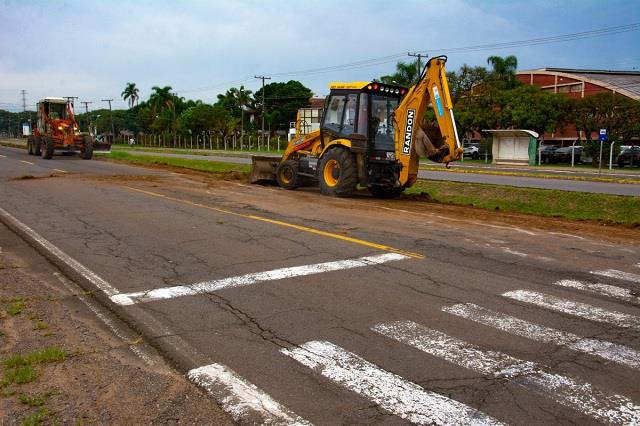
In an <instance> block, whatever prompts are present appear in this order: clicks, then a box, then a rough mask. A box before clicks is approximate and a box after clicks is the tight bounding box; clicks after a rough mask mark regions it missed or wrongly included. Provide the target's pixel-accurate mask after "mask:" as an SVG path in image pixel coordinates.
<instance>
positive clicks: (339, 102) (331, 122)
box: [324, 95, 347, 133]
mask: <svg viewBox="0 0 640 426" xmlns="http://www.w3.org/2000/svg"><path fill="white" fill-rule="evenodd" d="M346 101H347V96H346V95H331V97H330V98H329V101H328V102H327V112H326V115H325V118H324V127H325V128H327V129H329V130H333V131H334V132H336V133H340V127H341V126H342V113H343V112H344V104H345V102H346Z"/></svg>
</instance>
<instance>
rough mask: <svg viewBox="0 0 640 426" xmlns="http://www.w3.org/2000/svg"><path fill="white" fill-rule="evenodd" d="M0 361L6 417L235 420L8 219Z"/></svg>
mask: <svg viewBox="0 0 640 426" xmlns="http://www.w3.org/2000/svg"><path fill="white" fill-rule="evenodd" d="M0 362H1V364H2V366H1V367H0V368H1V369H2V373H3V376H2V381H0V412H1V413H6V414H5V415H6V417H5V420H3V421H6V423H3V424H10V425H11V424H22V423H23V422H26V421H31V422H37V421H41V422H44V423H72V422H73V423H76V424H85V423H94V424H143V423H145V424H163V425H164V424H180V425H182V424H184V425H187V424H232V422H231V421H230V420H229V417H228V416H227V415H226V414H225V413H223V412H222V410H221V409H220V408H219V407H218V406H217V405H216V404H215V402H213V401H212V400H211V399H210V398H209V397H208V396H206V395H205V394H204V393H203V392H201V391H200V390H198V389H197V388H196V387H195V386H194V385H193V384H191V383H189V382H188V381H187V379H186V378H185V377H184V376H182V375H180V374H179V373H177V372H175V370H173V369H172V368H171V367H170V366H168V365H167V364H166V363H165V361H164V360H163V359H162V358H161V357H160V356H158V354H157V353H156V352H155V351H154V350H153V348H151V347H150V346H149V345H147V344H146V343H145V342H144V341H143V340H142V339H141V338H139V337H138V336H137V335H136V334H135V333H134V332H132V331H131V330H129V329H128V328H127V327H126V325H125V324H123V323H122V322H121V321H119V320H118V319H116V318H115V317H113V316H112V315H111V314H109V312H108V311H106V310H105V309H104V308H102V307H100V305H99V304H98V303H97V302H96V301H95V300H94V299H93V297H92V295H91V294H90V293H87V292H84V291H82V290H81V289H80V288H79V287H78V286H76V285H75V284H73V283H72V282H70V281H68V280H67V279H66V278H64V277H63V276H62V275H61V274H60V273H59V271H58V270H57V269H56V268H54V267H53V266H51V265H50V264H49V263H48V262H47V261H46V260H45V259H43V258H42V257H41V256H40V255H38V254H37V253H36V252H35V251H34V250H33V249H32V248H31V247H29V246H27V244H26V243H25V242H24V241H22V240H21V239H20V238H18V237H17V236H16V235H15V234H13V233H12V232H11V231H9V230H8V229H7V228H6V227H4V226H2V225H0ZM5 415H3V417H4V416H5ZM34 424H38V423H34Z"/></svg>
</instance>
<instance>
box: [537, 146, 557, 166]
mask: <svg viewBox="0 0 640 426" xmlns="http://www.w3.org/2000/svg"><path fill="white" fill-rule="evenodd" d="M558 148H560V147H559V146H558V145H542V146H541V147H540V150H539V151H540V152H539V156H540V157H539V158H540V162H541V163H547V164H548V163H551V162H553V153H554V152H555V151H556V150H557V149H558Z"/></svg>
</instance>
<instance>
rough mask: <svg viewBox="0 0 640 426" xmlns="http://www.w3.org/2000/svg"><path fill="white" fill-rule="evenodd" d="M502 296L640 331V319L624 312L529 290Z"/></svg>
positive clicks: (508, 292)
mask: <svg viewBox="0 0 640 426" xmlns="http://www.w3.org/2000/svg"><path fill="white" fill-rule="evenodd" d="M502 295H503V296H504V297H508V298H510V299H513V300H518V301H520V302H525V303H530V304H532V305H536V306H540V307H543V308H546V309H551V310H554V311H558V312H562V313H564V314H569V315H573V316H577V317H581V318H585V319H588V320H591V321H596V322H603V323H608V324H613V325H615V326H618V327H624V328H634V329H640V317H637V316H634V315H629V314H625V313H623V312H617V311H608V310H606V309H602V308H598V307H596V306H593V305H588V304H586V303H580V302H573V301H571V300H567V299H562V298H560V297H555V296H551V295H548V294H544V293H538V292H535V291H529V290H515V291H507V292H506V293H503V294H502Z"/></svg>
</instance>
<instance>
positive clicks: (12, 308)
mask: <svg viewBox="0 0 640 426" xmlns="http://www.w3.org/2000/svg"><path fill="white" fill-rule="evenodd" d="M25 308H26V304H25V303H24V300H15V301H13V302H11V304H10V305H9V307H8V308H7V313H8V314H9V315H11V316H16V315H20V314H21V313H22V311H24V309H25Z"/></svg>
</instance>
